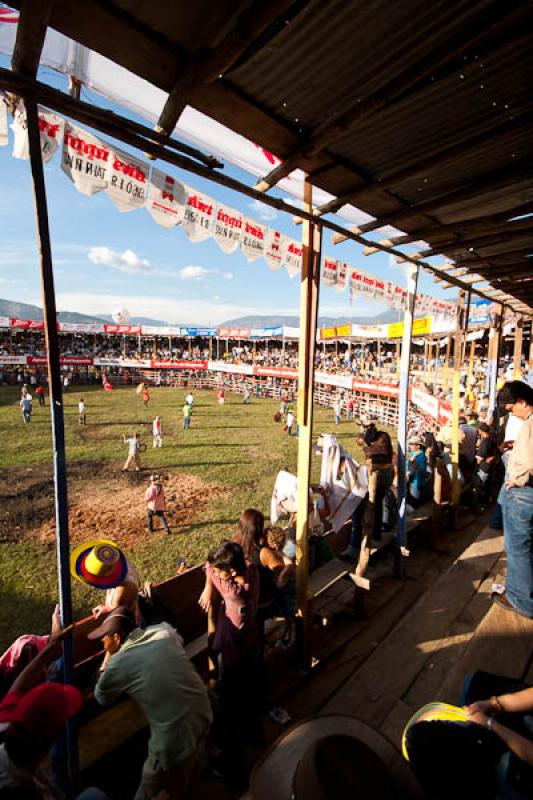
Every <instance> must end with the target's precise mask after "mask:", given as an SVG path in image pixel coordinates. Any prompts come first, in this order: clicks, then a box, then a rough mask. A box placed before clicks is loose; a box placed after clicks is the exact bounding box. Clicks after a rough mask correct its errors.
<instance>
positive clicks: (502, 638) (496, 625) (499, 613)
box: [441, 604, 533, 700]
mask: <svg viewBox="0 0 533 800" xmlns="http://www.w3.org/2000/svg"><path fill="white" fill-rule="evenodd" d="M532 651H533V620H530V619H526V618H525V617H522V616H520V614H514V613H513V612H512V611H506V610H505V609H503V608H500V606H498V605H496V604H492V605H491V607H490V609H489V611H488V613H487V615H486V616H485V618H484V620H483V622H482V623H481V625H480V626H479V627H478V629H477V630H476V633H475V635H474V636H473V637H472V641H471V642H470V644H469V646H468V647H467V648H466V651H465V653H464V654H463V657H462V658H460V659H459V661H458V662H457V663H456V665H455V667H454V668H453V670H452V672H451V673H450V675H449V676H448V678H447V679H446V681H445V682H444V683H443V686H442V689H441V695H442V699H443V700H446V699H448V698H457V697H458V695H459V692H460V690H461V686H462V685H463V681H464V678H465V675H467V674H468V673H469V672H475V671H476V670H478V669H483V670H485V671H486V672H494V673H495V674H497V675H505V676H507V677H510V678H519V679H523V678H524V677H526V675H527V670H528V668H529V665H530V660H531V653H532Z"/></svg>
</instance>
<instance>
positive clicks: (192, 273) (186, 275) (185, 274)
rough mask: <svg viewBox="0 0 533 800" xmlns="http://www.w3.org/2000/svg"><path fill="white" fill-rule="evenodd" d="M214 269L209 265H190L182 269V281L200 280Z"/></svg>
mask: <svg viewBox="0 0 533 800" xmlns="http://www.w3.org/2000/svg"><path fill="white" fill-rule="evenodd" d="M213 271H214V270H212V269H207V267H193V266H192V265H189V266H188V267H183V269H180V278H181V280H182V281H198V280H201V279H202V278H206V277H207V276H208V275H210V274H211V273H212V272H213Z"/></svg>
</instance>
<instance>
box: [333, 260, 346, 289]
mask: <svg viewBox="0 0 533 800" xmlns="http://www.w3.org/2000/svg"><path fill="white" fill-rule="evenodd" d="M347 275H348V264H347V263H346V262H345V261H337V283H336V285H335V289H336V290H337V292H344V290H345V288H346V276H347Z"/></svg>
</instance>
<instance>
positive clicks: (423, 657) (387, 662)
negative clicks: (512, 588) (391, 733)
mask: <svg viewBox="0 0 533 800" xmlns="http://www.w3.org/2000/svg"><path fill="white" fill-rule="evenodd" d="M494 533H495V532H494V531H491V530H490V529H485V530H484V531H483V533H482V534H481V535H480V537H479V538H478V539H477V540H476V541H475V542H474V543H473V544H472V545H471V546H470V547H468V548H467V550H466V551H465V552H464V553H463V555H462V556H461V557H460V558H459V559H458V560H457V561H456V562H455V563H454V564H453V565H452V566H451V567H450V569H449V570H448V571H447V572H446V573H445V575H443V576H441V577H440V579H439V580H438V581H437V582H436V584H435V586H434V588H433V590H432V591H431V592H430V593H428V594H427V595H425V596H424V598H423V600H422V601H421V602H419V603H417V605H416V606H415V607H414V608H413V609H412V610H411V611H410V612H409V613H408V614H407V615H406V617H405V619H404V620H403V621H402V623H401V624H399V625H398V626H397V627H396V629H395V630H394V631H393V632H392V634H391V635H390V636H389V637H388V638H387V640H386V641H385V642H383V643H382V644H381V645H380V646H379V647H378V648H377V649H376V651H375V652H374V653H373V654H372V655H371V656H370V658H368V659H367V660H366V661H365V663H364V664H363V665H362V666H361V668H360V669H358V670H357V671H356V672H355V673H354V674H353V675H352V676H351V677H350V679H349V680H348V681H347V682H346V683H345V684H344V685H343V686H342V687H341V688H340V689H339V690H338V691H337V692H336V693H335V694H334V695H333V697H332V698H331V700H330V701H329V702H328V703H327V704H326V706H325V708H324V710H325V711H326V712H332V713H335V712H342V710H343V709H344V710H345V709H346V708H349V709H350V712H351V713H353V714H355V715H357V716H359V717H360V718H361V719H364V720H366V721H368V722H370V723H371V724H375V725H378V726H379V725H381V724H382V723H383V721H384V719H385V718H386V717H387V715H388V713H389V711H390V709H391V707H392V706H393V705H394V703H395V702H396V700H397V699H398V698H399V697H402V696H403V694H404V692H405V691H406V689H407V687H408V686H409V685H410V684H411V682H412V681H413V680H414V678H415V677H416V675H417V674H418V672H419V671H420V670H421V669H422V667H423V665H424V663H425V662H426V661H427V660H428V658H430V657H431V656H432V654H433V653H434V652H435V651H436V650H437V649H438V647H439V642H440V641H441V640H442V639H443V638H444V637H446V636H447V635H448V633H449V630H450V627H451V626H452V625H453V623H454V621H455V620H456V618H457V616H458V615H459V614H460V612H461V610H462V609H463V608H464V606H465V605H466V603H467V602H468V601H469V600H470V599H471V597H472V596H473V595H474V594H475V592H476V590H477V586H478V584H479V583H480V581H481V580H483V578H484V577H485V575H486V574H487V573H488V572H489V571H490V570H491V568H492V567H493V566H494V564H495V563H496V561H497V559H498V557H499V555H500V552H499V550H498V549H497V544H496V546H495V538H496V539H498V537H495V535H494Z"/></svg>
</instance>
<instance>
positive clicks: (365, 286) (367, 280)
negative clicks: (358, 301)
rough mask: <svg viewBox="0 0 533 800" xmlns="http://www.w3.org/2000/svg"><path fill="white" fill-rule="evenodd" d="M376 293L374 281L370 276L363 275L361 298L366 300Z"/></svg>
mask: <svg viewBox="0 0 533 800" xmlns="http://www.w3.org/2000/svg"><path fill="white" fill-rule="evenodd" d="M375 291H376V281H375V279H374V278H373V277H372V276H371V275H367V274H366V273H363V279H362V281H361V294H362V295H363V297H366V298H368V299H370V298H372V297H374V293H375Z"/></svg>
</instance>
